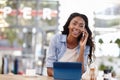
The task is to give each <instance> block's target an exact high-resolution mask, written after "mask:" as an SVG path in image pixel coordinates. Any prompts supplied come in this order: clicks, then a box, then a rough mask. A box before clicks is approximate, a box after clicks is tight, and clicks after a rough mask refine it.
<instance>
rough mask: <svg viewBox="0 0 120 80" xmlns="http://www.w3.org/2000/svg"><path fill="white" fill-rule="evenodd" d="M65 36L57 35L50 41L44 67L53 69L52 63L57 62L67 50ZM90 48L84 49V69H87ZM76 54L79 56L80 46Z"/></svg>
mask: <svg viewBox="0 0 120 80" xmlns="http://www.w3.org/2000/svg"><path fill="white" fill-rule="evenodd" d="M66 39H67V35H63V34H60V33H57V34H56V35H55V36H54V37H53V38H52V39H51V41H50V45H49V49H48V52H47V58H46V67H53V62H56V61H58V60H59V59H60V58H61V57H62V56H63V55H64V53H65V51H66V49H67V41H66ZM89 50H90V46H86V47H85V52H84V67H85V69H86V67H87V61H88V55H89ZM77 54H80V46H78V47H77Z"/></svg>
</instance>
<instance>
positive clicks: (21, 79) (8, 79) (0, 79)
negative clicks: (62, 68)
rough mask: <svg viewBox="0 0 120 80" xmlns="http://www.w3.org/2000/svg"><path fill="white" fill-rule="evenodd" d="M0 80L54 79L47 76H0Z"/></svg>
mask: <svg viewBox="0 0 120 80" xmlns="http://www.w3.org/2000/svg"><path fill="white" fill-rule="evenodd" d="M0 80H54V79H53V78H52V77H48V76H23V75H8V74H4V75H2V74H0Z"/></svg>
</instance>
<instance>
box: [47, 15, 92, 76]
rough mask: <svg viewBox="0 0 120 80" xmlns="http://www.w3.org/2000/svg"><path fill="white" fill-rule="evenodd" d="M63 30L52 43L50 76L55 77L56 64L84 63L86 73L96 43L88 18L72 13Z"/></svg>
mask: <svg viewBox="0 0 120 80" xmlns="http://www.w3.org/2000/svg"><path fill="white" fill-rule="evenodd" d="M63 29H64V30H63V31H62V32H61V33H57V34H56V35H55V36H54V37H53V38H52V39H51V42H50V46H49V50H48V53H47V61H46V67H47V73H48V75H49V76H53V63H54V62H80V63H82V72H84V71H86V66H87V62H88V59H90V61H92V59H91V57H92V53H93V50H94V43H93V41H92V32H91V30H90V29H89V27H88V18H87V16H86V15H84V14H80V13H72V14H71V15H70V16H69V18H68V20H67V22H66V23H65V25H64V26H63ZM83 34H84V37H83Z"/></svg>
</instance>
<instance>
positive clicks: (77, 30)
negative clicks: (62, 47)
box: [68, 17, 85, 38]
mask: <svg viewBox="0 0 120 80" xmlns="http://www.w3.org/2000/svg"><path fill="white" fill-rule="evenodd" d="M68 28H69V35H71V36H73V37H75V38H77V37H78V36H79V35H80V34H81V33H82V32H83V30H84V28H85V21H84V20H83V19H82V18H81V17H75V18H73V19H72V20H71V22H70V24H69V26H68Z"/></svg>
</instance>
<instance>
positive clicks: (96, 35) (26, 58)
mask: <svg viewBox="0 0 120 80" xmlns="http://www.w3.org/2000/svg"><path fill="white" fill-rule="evenodd" d="M73 12H79V13H83V14H86V15H87V16H88V19H89V27H90V29H91V30H92V32H93V40H94V42H95V47H96V49H95V56H96V58H95V62H96V64H97V66H98V70H99V73H100V74H101V75H102V74H103V71H104V70H105V69H110V70H111V72H114V74H115V77H116V78H118V79H120V74H119V72H120V63H119V61H120V1H119V0H0V73H1V74H8V73H15V74H24V73H25V72H26V69H28V68H31V69H35V72H36V74H39V75H46V68H45V65H44V64H45V59H46V52H47V49H48V46H49V41H50V39H51V37H52V36H53V35H54V34H55V33H56V32H59V31H62V30H63V25H64V24H65V22H66V20H67V18H68V17H69V15H70V14H71V13H73ZM16 60H17V62H16ZM16 65H17V68H16ZM15 68H16V69H15ZM16 70H17V73H16Z"/></svg>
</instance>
